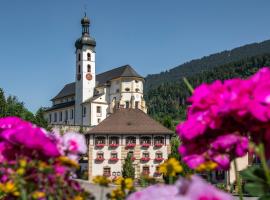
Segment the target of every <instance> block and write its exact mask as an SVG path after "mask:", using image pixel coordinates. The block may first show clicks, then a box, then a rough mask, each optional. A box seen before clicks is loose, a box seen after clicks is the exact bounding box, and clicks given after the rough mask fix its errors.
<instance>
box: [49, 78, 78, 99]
mask: <svg viewBox="0 0 270 200" xmlns="http://www.w3.org/2000/svg"><path fill="white" fill-rule="evenodd" d="M72 95H75V82H73V83H69V84H66V85H65V86H64V87H63V89H62V90H61V91H60V92H59V93H58V94H57V95H56V96H55V97H54V98H53V99H51V100H55V99H59V98H62V97H67V96H72Z"/></svg>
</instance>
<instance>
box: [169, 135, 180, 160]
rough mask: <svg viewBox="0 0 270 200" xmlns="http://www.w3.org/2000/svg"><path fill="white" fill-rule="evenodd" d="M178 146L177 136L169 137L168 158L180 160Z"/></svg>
mask: <svg viewBox="0 0 270 200" xmlns="http://www.w3.org/2000/svg"><path fill="white" fill-rule="evenodd" d="M179 146H180V141H179V138H178V137H177V136H176V137H172V139H171V153H170V155H169V156H168V157H169V158H175V159H177V160H180V155H179V152H178V147H179Z"/></svg>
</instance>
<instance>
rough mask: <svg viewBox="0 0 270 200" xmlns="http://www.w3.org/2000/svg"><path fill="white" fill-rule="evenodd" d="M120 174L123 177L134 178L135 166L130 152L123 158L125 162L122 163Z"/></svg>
mask: <svg viewBox="0 0 270 200" xmlns="http://www.w3.org/2000/svg"><path fill="white" fill-rule="evenodd" d="M122 176H123V177H124V178H132V179H134V178H135V168H134V167H133V164H132V157H131V154H130V153H128V155H127V157H126V159H125V163H124V165H123V170H122Z"/></svg>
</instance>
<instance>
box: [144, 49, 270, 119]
mask: <svg viewBox="0 0 270 200" xmlns="http://www.w3.org/2000/svg"><path fill="white" fill-rule="evenodd" d="M262 66H270V53H269V54H263V55H259V56H253V57H250V58H246V59H241V60H239V61H237V62H231V63H228V64H224V65H220V66H218V67H215V68H211V67H210V68H207V69H206V70H202V71H201V72H200V73H196V74H195V73H190V74H187V76H186V77H187V78H188V80H189V82H190V83H191V85H193V86H194V87H196V86H197V85H199V84H201V83H203V82H212V81H214V80H217V79H220V80H226V79H230V78H235V77H241V78H246V77H248V76H250V75H252V74H254V73H255V72H256V71H258V69H259V68H261V67H262ZM188 96H190V93H189V91H188V89H187V87H186V85H185V84H184V82H183V81H182V77H179V78H178V79H177V80H176V81H174V82H164V83H162V84H161V85H159V86H158V87H156V88H154V89H149V90H148V91H147V92H146V94H145V99H146V102H147V105H148V113H149V114H150V115H151V116H153V117H154V118H156V119H158V120H160V121H164V119H165V121H166V120H167V119H168V118H172V119H175V120H180V119H183V118H184V117H185V108H186V104H185V100H186V98H187V97H188Z"/></svg>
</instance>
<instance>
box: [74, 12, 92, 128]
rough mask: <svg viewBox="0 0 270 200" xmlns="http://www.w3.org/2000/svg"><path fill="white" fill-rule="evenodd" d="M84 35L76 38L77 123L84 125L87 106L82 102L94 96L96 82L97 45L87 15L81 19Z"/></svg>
mask: <svg viewBox="0 0 270 200" xmlns="http://www.w3.org/2000/svg"><path fill="white" fill-rule="evenodd" d="M81 25H82V36H81V37H80V38H79V39H77V40H76V42H75V47H76V73H75V74H76V77H75V83H76V84H75V85H76V86H75V87H76V89H75V125H83V115H85V112H86V108H84V107H83V105H82V103H83V102H85V101H86V100H87V99H89V98H91V97H93V95H94V88H95V84H96V74H95V55H96V52H95V46H96V41H95V39H94V38H92V37H91V36H90V33H89V25H90V20H89V18H88V17H87V16H86V14H85V16H84V17H83V18H82V20H81Z"/></svg>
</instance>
